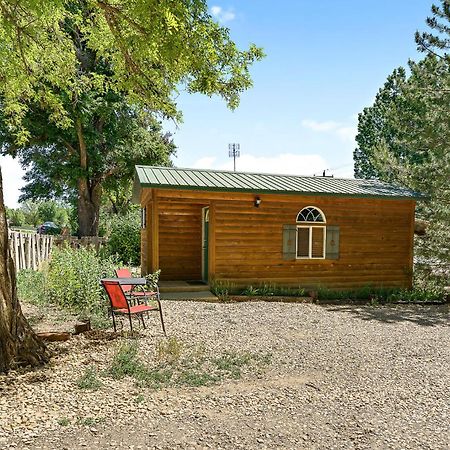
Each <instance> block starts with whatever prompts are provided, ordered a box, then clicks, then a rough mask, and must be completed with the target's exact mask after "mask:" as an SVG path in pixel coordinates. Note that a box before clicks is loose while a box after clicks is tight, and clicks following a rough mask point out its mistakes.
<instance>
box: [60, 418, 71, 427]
mask: <svg viewBox="0 0 450 450" xmlns="http://www.w3.org/2000/svg"><path fill="white" fill-rule="evenodd" d="M58 425H61V426H62V427H67V426H68V425H70V420H69V419H68V418H67V417H61V418H59V419H58Z"/></svg>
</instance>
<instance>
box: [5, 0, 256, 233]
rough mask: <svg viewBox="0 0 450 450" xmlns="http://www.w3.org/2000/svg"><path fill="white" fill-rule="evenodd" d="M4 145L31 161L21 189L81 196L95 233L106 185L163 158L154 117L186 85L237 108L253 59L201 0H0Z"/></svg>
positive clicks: (167, 109) (85, 220)
mask: <svg viewBox="0 0 450 450" xmlns="http://www.w3.org/2000/svg"><path fill="white" fill-rule="evenodd" d="M0 8H1V12H2V16H1V22H0V38H1V44H0V59H1V58H3V60H4V61H5V64H4V66H2V67H1V68H0V81H2V83H0V107H1V108H0V110H1V114H0V144H2V145H3V152H6V153H9V154H12V155H13V156H15V155H16V154H18V155H19V158H20V160H21V163H22V164H23V165H24V166H25V167H26V168H28V169H29V171H28V173H27V176H26V179H27V181H28V182H29V184H28V185H27V187H26V189H25V194H24V196H23V198H25V199H26V198H31V199H38V198H49V197H50V198H51V197H57V198H64V197H65V198H66V199H67V198H70V197H72V198H76V201H77V210H78V221H79V233H80V235H96V234H97V233H98V225H99V207H100V202H101V198H102V196H103V189H104V188H107V189H110V190H112V191H116V192H117V186H118V183H119V182H118V179H117V176H116V175H117V174H118V173H120V175H121V180H120V183H122V186H121V187H123V188H124V189H125V188H126V186H124V184H126V182H128V183H129V182H130V178H131V177H132V171H133V167H134V165H135V164H159V165H166V164H169V163H170V159H169V156H170V154H171V153H172V152H173V151H174V145H173V143H172V142H171V140H170V139H169V138H168V137H167V136H164V135H163V134H162V131H161V127H160V126H159V125H158V124H157V122H156V120H155V117H154V116H155V115H159V116H162V117H166V118H172V119H174V120H178V119H180V117H181V115H180V112H179V111H178V109H177V107H176V101H175V99H176V95H177V93H178V92H179V91H180V90H181V89H185V90H187V91H188V92H200V93H203V94H206V95H210V96H211V95H213V94H218V95H220V96H221V97H223V98H224V99H225V100H226V102H227V104H228V106H230V107H231V108H235V107H236V106H237V105H238V103H239V94H240V93H241V92H242V91H243V90H245V89H247V88H248V87H250V86H251V79H250V74H249V68H250V65H251V64H252V63H253V62H254V61H255V60H258V59H260V58H261V57H262V51H261V50H260V49H258V48H256V47H255V46H254V45H251V46H250V48H249V49H248V50H246V51H240V50H238V48H237V47H236V45H235V43H234V42H233V41H232V40H231V39H230V37H229V30H228V29H226V28H224V27H221V26H220V25H219V24H217V23H216V22H214V20H213V19H212V18H211V16H210V15H209V14H208V9H207V4H206V2H205V1H203V0H185V1H176V2H175V1H168V0H166V1H154V0H140V1H135V2H128V1H117V0H116V1H110V2H105V1H95V0H89V1H87V0H83V1H56V2H52V3H50V4H49V3H48V2H43V1H41V0H30V1H27V2H19V3H17V2H12V1H4V0H0Z"/></svg>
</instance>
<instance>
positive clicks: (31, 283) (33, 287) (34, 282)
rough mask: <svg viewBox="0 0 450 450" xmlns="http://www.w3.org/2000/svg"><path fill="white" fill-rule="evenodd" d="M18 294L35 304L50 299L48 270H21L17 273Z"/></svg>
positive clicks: (20, 297) (22, 298)
mask: <svg viewBox="0 0 450 450" xmlns="http://www.w3.org/2000/svg"><path fill="white" fill-rule="evenodd" d="M17 295H18V297H19V299H21V300H26V301H27V302H30V303H32V304H35V305H39V304H44V303H46V302H47V301H48V292H47V277H46V272H44V271H36V270H31V269H25V270H20V271H19V272H18V273H17Z"/></svg>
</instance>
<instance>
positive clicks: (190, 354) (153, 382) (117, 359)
mask: <svg viewBox="0 0 450 450" xmlns="http://www.w3.org/2000/svg"><path fill="white" fill-rule="evenodd" d="M269 363H270V356H269V355H260V354H253V353H249V352H247V353H233V352H226V353H224V354H222V355H219V356H208V355H207V354H206V351H205V349H204V348H203V347H202V346H189V345H186V344H185V343H183V342H180V341H179V340H177V339H176V338H171V339H168V340H167V341H163V342H160V343H159V344H158V346H157V348H156V352H155V360H154V362H153V364H144V363H143V362H142V361H141V359H140V358H139V355H138V347H137V343H136V342H131V343H128V342H127V343H124V344H122V345H121V346H120V347H119V349H118V351H117V353H116V354H115V356H114V358H113V361H112V364H111V366H110V368H109V369H108V371H107V375H110V376H112V377H113V378H116V379H121V378H124V377H126V376H129V377H131V378H134V380H135V383H136V384H137V385H138V386H141V387H151V388H154V389H159V388H162V387H164V386H183V385H184V386H194V387H198V386H206V385H211V384H214V383H217V382H219V381H221V380H224V379H230V378H231V379H238V378H240V377H241V376H242V371H243V368H244V367H245V366H247V367H248V368H249V370H255V369H257V370H259V369H261V367H263V366H264V365H267V364H269Z"/></svg>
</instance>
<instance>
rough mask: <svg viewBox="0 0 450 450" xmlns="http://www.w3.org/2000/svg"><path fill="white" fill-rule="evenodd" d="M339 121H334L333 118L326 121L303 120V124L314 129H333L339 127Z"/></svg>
mask: <svg viewBox="0 0 450 450" xmlns="http://www.w3.org/2000/svg"><path fill="white" fill-rule="evenodd" d="M339 125H340V124H339V123H338V122H333V121H332V120H329V121H326V122H316V121H315V120H309V119H306V120H302V126H303V127H305V128H309V129H310V130H313V131H333V130H336V129H337V128H338V127H339Z"/></svg>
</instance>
